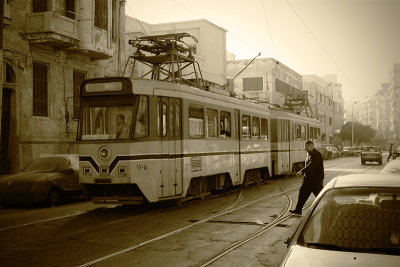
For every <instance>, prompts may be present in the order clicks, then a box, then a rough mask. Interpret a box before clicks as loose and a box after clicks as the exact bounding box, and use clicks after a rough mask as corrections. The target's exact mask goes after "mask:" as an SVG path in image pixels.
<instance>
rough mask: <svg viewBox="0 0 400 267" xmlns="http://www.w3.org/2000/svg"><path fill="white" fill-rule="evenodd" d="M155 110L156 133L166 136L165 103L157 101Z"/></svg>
mask: <svg viewBox="0 0 400 267" xmlns="http://www.w3.org/2000/svg"><path fill="white" fill-rule="evenodd" d="M160 104H161V106H160ZM157 111H158V115H157V135H158V136H161V135H162V136H163V137H164V136H167V103H165V102H158V103H157Z"/></svg>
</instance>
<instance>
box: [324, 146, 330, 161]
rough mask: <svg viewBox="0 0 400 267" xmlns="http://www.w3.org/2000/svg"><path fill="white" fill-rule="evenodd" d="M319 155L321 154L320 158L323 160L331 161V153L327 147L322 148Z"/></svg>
mask: <svg viewBox="0 0 400 267" xmlns="http://www.w3.org/2000/svg"><path fill="white" fill-rule="evenodd" d="M321 154H322V158H323V159H324V160H327V159H332V151H331V148H330V147H329V146H323V147H322V151H321Z"/></svg>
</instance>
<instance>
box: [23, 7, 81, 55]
mask: <svg viewBox="0 0 400 267" xmlns="http://www.w3.org/2000/svg"><path fill="white" fill-rule="evenodd" d="M26 29H27V30H26V32H27V39H28V40H29V42H30V43H31V44H47V45H51V46H54V47H56V48H59V49H63V48H69V47H75V46H78V45H79V38H78V22H77V21H75V20H73V19H70V18H68V17H65V16H63V15H60V14H58V13H56V12H52V11H48V12H39V13H29V14H28V16H27V22H26Z"/></svg>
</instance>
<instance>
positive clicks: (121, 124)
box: [115, 114, 129, 139]
mask: <svg viewBox="0 0 400 267" xmlns="http://www.w3.org/2000/svg"><path fill="white" fill-rule="evenodd" d="M128 136H129V131H128V128H127V127H126V126H125V116H124V115H122V114H118V115H117V119H116V134H115V139H124V138H128Z"/></svg>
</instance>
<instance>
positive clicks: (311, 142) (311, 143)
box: [304, 140, 314, 145]
mask: <svg viewBox="0 0 400 267" xmlns="http://www.w3.org/2000/svg"><path fill="white" fill-rule="evenodd" d="M304 144H305V145H314V142H313V141H311V140H307V141H306V142H305V143H304Z"/></svg>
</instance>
